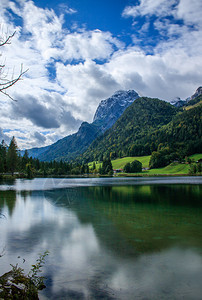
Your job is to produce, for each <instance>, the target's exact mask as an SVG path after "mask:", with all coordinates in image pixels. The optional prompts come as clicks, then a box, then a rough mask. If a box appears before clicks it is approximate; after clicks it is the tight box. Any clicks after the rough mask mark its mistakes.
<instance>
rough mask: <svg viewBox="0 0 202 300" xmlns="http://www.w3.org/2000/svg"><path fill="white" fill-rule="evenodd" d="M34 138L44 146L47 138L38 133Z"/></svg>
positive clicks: (36, 132) (35, 133)
mask: <svg viewBox="0 0 202 300" xmlns="http://www.w3.org/2000/svg"><path fill="white" fill-rule="evenodd" d="M34 138H35V139H36V140H37V141H38V142H39V144H42V145H43V144H44V142H45V141H46V137H45V136H44V135H43V134H41V133H40V132H38V131H35V132H34Z"/></svg>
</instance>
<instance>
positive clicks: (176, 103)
mask: <svg viewBox="0 0 202 300" xmlns="http://www.w3.org/2000/svg"><path fill="white" fill-rule="evenodd" d="M201 95H202V87H201V86H200V87H199V88H198V89H197V90H196V92H195V93H194V94H193V95H192V96H191V97H189V98H187V99H186V100H182V99H180V98H179V97H177V98H176V99H173V100H172V101H171V102H170V104H172V105H174V106H175V107H178V108H180V107H183V106H188V105H193V104H194V103H195V102H196V101H195V99H196V98H197V99H198V97H199V96H201Z"/></svg>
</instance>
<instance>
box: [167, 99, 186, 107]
mask: <svg viewBox="0 0 202 300" xmlns="http://www.w3.org/2000/svg"><path fill="white" fill-rule="evenodd" d="M186 103H187V100H182V99H180V98H179V97H177V98H176V99H173V100H172V101H171V102H170V104H172V105H173V106H175V107H177V108H180V107H182V106H184V105H185V104H186Z"/></svg>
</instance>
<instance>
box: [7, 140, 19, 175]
mask: <svg viewBox="0 0 202 300" xmlns="http://www.w3.org/2000/svg"><path fill="white" fill-rule="evenodd" d="M17 164H18V146H17V142H16V140H15V137H14V136H13V137H12V139H11V142H10V145H9V147H8V154H7V165H8V169H9V171H11V173H12V175H13V174H14V172H15V171H16V169H17Z"/></svg>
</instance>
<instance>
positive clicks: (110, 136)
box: [82, 97, 178, 161]
mask: <svg viewBox="0 0 202 300" xmlns="http://www.w3.org/2000/svg"><path fill="white" fill-rule="evenodd" d="M177 112H178V110H177V109H176V108H175V107H174V106H172V105H171V104H169V103H167V102H165V101H161V100H159V99H151V98H146V97H142V98H139V99H137V100H136V101H135V102H133V103H132V104H131V105H130V106H129V107H128V108H127V109H126V110H125V112H124V113H123V115H122V116H121V117H120V118H119V119H118V120H117V122H116V123H115V124H114V125H113V126H112V128H110V129H109V130H108V131H106V132H105V134H104V135H102V136H100V137H98V138H97V139H96V140H95V141H94V142H93V143H92V144H91V146H90V147H89V148H88V149H87V151H86V152H85V153H84V154H83V155H82V157H83V158H84V159H85V160H88V161H93V160H99V157H100V156H101V155H109V154H110V152H113V151H115V152H116V155H118V156H119V157H121V155H127V156H142V155H149V154H151V151H153V150H155V148H154V149H153V145H151V144H150V143H148V142H147V138H148V136H149V135H151V134H152V133H155V131H156V130H158V129H160V128H161V127H162V126H163V125H166V124H168V123H169V122H170V121H171V120H172V118H173V116H175V115H176V113H177Z"/></svg>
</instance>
